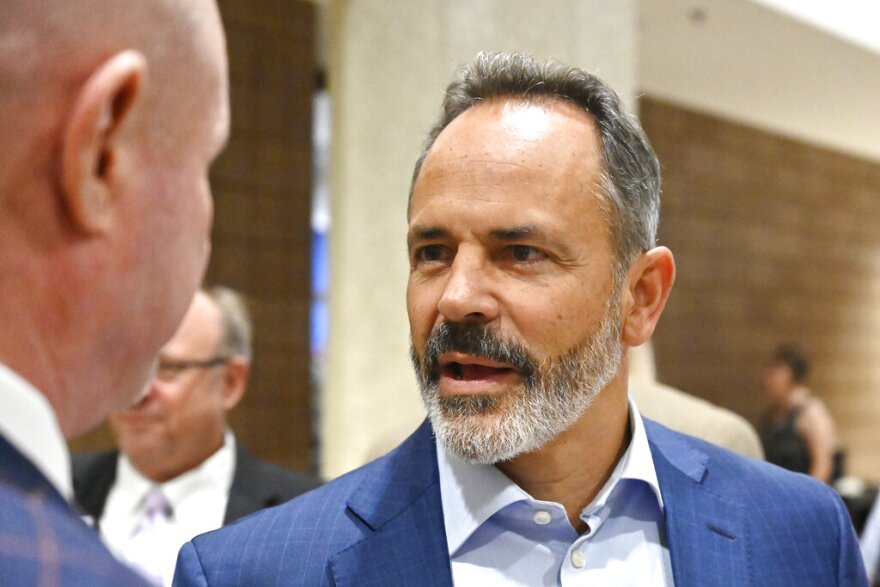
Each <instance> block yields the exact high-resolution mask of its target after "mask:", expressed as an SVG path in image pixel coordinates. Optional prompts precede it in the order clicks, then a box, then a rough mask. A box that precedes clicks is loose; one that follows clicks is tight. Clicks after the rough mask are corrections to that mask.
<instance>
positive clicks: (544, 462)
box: [497, 370, 631, 532]
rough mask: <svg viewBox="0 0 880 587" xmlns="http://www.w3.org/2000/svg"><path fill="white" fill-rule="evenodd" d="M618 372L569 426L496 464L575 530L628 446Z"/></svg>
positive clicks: (580, 526) (624, 400)
mask: <svg viewBox="0 0 880 587" xmlns="http://www.w3.org/2000/svg"><path fill="white" fill-rule="evenodd" d="M621 373H623V374H622V375H621V374H618V375H617V376H616V377H615V378H614V380H612V382H611V383H610V384H609V385H608V386H607V387H606V388H605V389H604V390H603V391H602V393H600V394H599V396H598V397H597V398H596V399H595V401H594V402H593V404H592V405H591V406H590V407H589V408H588V409H587V411H586V412H584V413H583V414H582V415H581V417H580V418H579V419H578V420H577V421H576V422H575V423H574V424H573V425H572V426H571V427H570V428H569V429H568V430H566V431H565V432H563V433H562V434H560V435H559V436H558V437H557V438H555V439H554V440H552V441H551V442H549V443H548V444H547V445H545V446H543V447H541V448H540V449H538V450H536V451H534V452H531V453H528V454H524V455H520V456H518V457H516V458H515V459H512V460H510V461H507V462H504V463H499V464H498V465H497V467H498V468H499V469H500V470H501V471H503V472H504V474H505V475H507V476H508V477H509V478H510V479H511V480H512V481H513V482H514V483H516V484H517V485H519V486H520V487H522V488H523V489H524V490H525V491H527V492H528V493H529V495H531V496H532V497H534V498H535V499H538V500H541V501H553V502H556V503H560V504H562V505H563V506H564V507H565V511H566V513H567V514H568V519H569V521H570V522H571V524H572V526H573V527H574V528H575V529H576V530H578V531H579V532H581V531H583V530H584V529H585V528H584V525H583V522H582V521H581V519H580V515H581V512H582V511H583V509H584V508H585V507H587V505H589V503H590V502H591V501H593V499H595V497H596V495H597V494H598V493H599V491H600V490H601V489H602V487H603V486H604V485H605V483H606V482H607V481H608V479H609V477H611V473H612V472H613V471H614V467H615V466H616V465H617V462H618V461H619V460H620V458H621V456H623V454H624V452H626V447H627V446H628V445H629V438H630V436H631V431H630V429H629V410H628V407H627V388H626V374H625V372H624V370H621Z"/></svg>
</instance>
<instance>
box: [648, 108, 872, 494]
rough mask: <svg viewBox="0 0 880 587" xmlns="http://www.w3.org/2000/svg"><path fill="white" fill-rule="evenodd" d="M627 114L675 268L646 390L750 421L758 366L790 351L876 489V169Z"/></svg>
mask: <svg viewBox="0 0 880 587" xmlns="http://www.w3.org/2000/svg"><path fill="white" fill-rule="evenodd" d="M640 108H641V119H642V122H643V124H644V127H645V129H646V131H647V133H648V135H649V137H650V138H651V141H652V142H653V144H654V147H655V149H656V151H657V154H658V156H659V158H660V161H661V164H662V166H663V172H664V193H663V194H664V195H663V211H662V215H661V223H660V240H661V244H665V245H667V246H669V247H670V248H671V249H672V250H673V252H674V254H675V257H676V260H677V263H678V280H677V282H676V285H675V288H674V290H673V293H672V297H671V299H670V302H669V306H668V308H667V310H666V312H665V314H664V316H663V318H662V320H661V324H660V327H659V329H658V331H657V333H656V336H655V350H656V356H657V368H658V376H659V379H660V380H661V381H664V382H666V383H669V384H672V385H675V386H677V387H680V388H682V389H684V390H686V391H689V392H691V393H693V394H696V395H699V396H701V397H705V398H706V399H709V400H711V401H713V402H715V403H717V404H720V405H723V406H726V407H728V408H731V409H733V410H735V411H737V412H739V413H741V414H743V415H744V416H746V417H747V418H748V419H749V420H751V421H752V422H753V423H756V424H757V423H758V421H759V420H760V418H761V416H762V414H763V412H764V410H765V409H766V407H767V406H768V400H767V399H766V398H765V397H764V395H763V393H762V390H761V385H760V374H761V370H762V367H763V366H764V364H765V363H766V361H767V359H768V356H769V355H770V354H771V353H772V351H773V349H774V347H775V346H776V345H777V344H778V343H780V342H786V341H792V342H796V343H799V344H801V345H803V346H804V347H806V348H807V349H808V350H809V351H810V352H811V355H812V358H813V372H812V375H811V377H810V380H809V384H810V386H811V387H812V389H813V390H814V391H815V392H816V393H817V394H818V395H820V396H821V397H822V398H824V399H825V401H826V402H827V403H828V406H829V407H830V409H831V411H832V412H833V414H834V417H835V419H836V421H837V424H838V427H839V429H840V436H841V439H842V441H843V444H844V446H845V448H846V449H847V453H848V459H849V460H848V471H849V472H851V473H853V474H856V475H860V476H863V477H866V478H868V479H873V480H877V479H880V449H878V448H877V447H878V446H880V424H878V423H880V164H878V163H876V162H870V161H865V160H861V159H857V158H854V157H849V156H846V155H843V154H840V153H837V152H833V151H830V150H827V149H822V148H819V147H815V146H811V145H808V144H804V143H800V142H798V141H795V140H790V139H787V138H783V137H779V136H776V135H773V134H770V133H767V132H763V131H761V130H756V129H754V128H750V127H748V126H745V125H741V124H737V123H735V122H730V121H726V120H722V119H720V118H716V117H713V116H709V115H705V114H701V113H698V112H694V111H691V110H688V109H684V108H681V107H677V106H674V105H672V104H668V103H664V102H662V101H658V100H655V99H651V98H650V97H648V98H645V99H643V100H642V101H641V103H640Z"/></svg>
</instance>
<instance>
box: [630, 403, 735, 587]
mask: <svg viewBox="0 0 880 587" xmlns="http://www.w3.org/2000/svg"><path fill="white" fill-rule="evenodd" d="M645 428H646V430H647V433H648V439H649V443H650V445H651V453H652V455H653V458H654V467H655V469H656V471H657V480H658V482H659V483H660V492H661V494H662V495H663V503H664V507H665V518H666V536H667V542H668V544H669V556H670V559H671V561H672V573H673V577H674V579H675V584H676V586H677V587H687V586H690V585H699V586H701V587H702V586H710V585H750V584H752V577H751V573H750V561H749V540H748V535H747V532H746V525H745V512H744V511H743V509H742V507H741V506H740V505H739V504H737V503H735V502H732V501H730V500H728V499H726V498H725V497H724V496H721V495H719V494H717V493H714V492H712V491H711V490H709V489H707V488H706V486H705V485H704V484H703V480H704V478H705V477H706V475H707V474H708V473H709V466H708V465H709V462H708V460H709V458H708V455H706V453H704V452H702V451H700V450H699V449H697V448H696V447H694V446H693V445H692V444H691V443H690V442H689V441H688V440H687V439H686V438H685V437H683V436H681V435H679V434H677V433H674V432H671V431H669V430H668V429H666V428H664V427H662V426H659V425H658V424H656V423H654V422H650V421H648V420H646V421H645Z"/></svg>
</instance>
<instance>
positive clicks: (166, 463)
mask: <svg viewBox="0 0 880 587" xmlns="http://www.w3.org/2000/svg"><path fill="white" fill-rule="evenodd" d="M225 430H226V428H225V426H224V428H223V431H221V432H220V433H219V434H215V435H212V440H211V442H209V443H202V444H200V445H199V446H200V448H199V450H193V451H191V452H189V453H188V454H185V455H175V456H177V458H176V459H172V458H168V457H171V456H172V455H170V454H169V455H166V457H165V458H154V457H156V456H159V455H149V456H147V457H146V458H143V456H142V458H138V456H139V455H135V454H129V455H127V456H128V460H129V461H131V464H132V466H134V468H135V469H137V470H138V472H139V473H140V474H141V475H143V476H144V477H146V478H147V479H149V480H150V481H152V482H153V483H165V482H167V481H171V480H172V479H176V478H177V477H180V476H181V475H183V474H184V473H187V472H189V471H192V470H193V469H195V468H197V467H199V466H200V465H201V464H202V463H204V462H205V461H207V460H208V459H209V458H211V457H212V456H214V455H215V454H216V453H217V451H218V450H220V449H221V448H223V443H224V432H225Z"/></svg>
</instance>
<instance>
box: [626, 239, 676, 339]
mask: <svg viewBox="0 0 880 587" xmlns="http://www.w3.org/2000/svg"><path fill="white" fill-rule="evenodd" d="M674 281H675V259H673V257H672V252H671V251H670V250H669V249H667V248H666V247H655V248H653V249H651V250H650V251H646V252H644V253H642V254H641V255H640V256H639V257H638V259H636V260H635V262H634V263H633V265H632V267H631V268H630V271H629V274H628V276H627V281H626V284H625V286H624V287H625V290H624V292H623V296H622V298H621V304H622V305H623V312H624V314H623V325H622V326H623V327H622V329H621V341H622V342H623V343H624V344H626V345H627V346H630V347H634V346H638V345H640V344H642V343H644V342H645V341H647V340H648V339H650V338H651V335H652V334H654V328H655V327H656V326H657V322H658V321H659V320H660V314H662V313H663V308H665V307H666V300H667V299H669V292H670V291H672V284H673V282H674Z"/></svg>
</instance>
